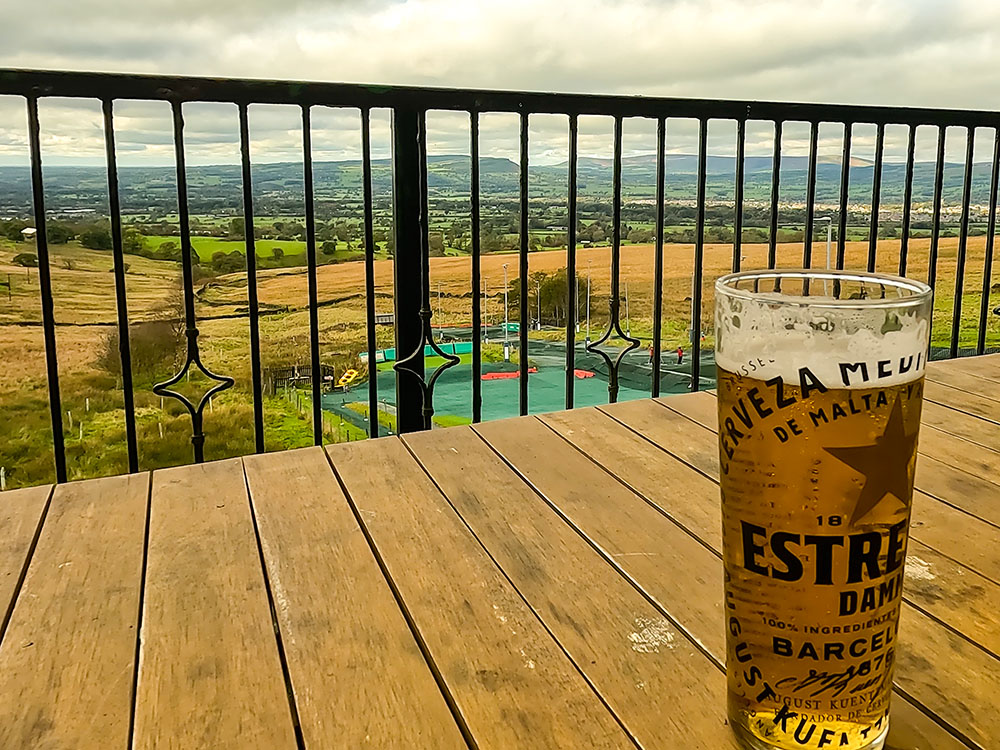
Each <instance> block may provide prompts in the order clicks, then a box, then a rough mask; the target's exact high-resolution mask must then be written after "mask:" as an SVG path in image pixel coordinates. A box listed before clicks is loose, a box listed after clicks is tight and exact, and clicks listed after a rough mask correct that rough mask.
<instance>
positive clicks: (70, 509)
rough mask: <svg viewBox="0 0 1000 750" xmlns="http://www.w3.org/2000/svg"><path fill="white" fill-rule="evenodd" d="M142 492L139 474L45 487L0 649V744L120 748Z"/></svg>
mask: <svg viewBox="0 0 1000 750" xmlns="http://www.w3.org/2000/svg"><path fill="white" fill-rule="evenodd" d="M46 494H48V493H47V491H44V492H41V495H42V496H44V495H46ZM148 494H149V476H148V475H147V474H133V475H131V476H119V477H108V478H106V479H94V480H91V481H88V482H74V483H71V484H63V485H59V486H58V487H57V488H56V489H55V491H54V493H53V496H52V500H51V503H50V505H49V510H48V513H47V514H46V518H45V524H44V526H43V528H42V532H41V534H40V535H39V537H38V543H37V546H36V547H35V553H34V555H33V556H32V560H31V563H30V565H29V567H28V573H27V576H26V577H25V579H24V584H23V586H22V589H21V594H20V596H19V597H18V600H17V602H16V604H15V607H14V611H13V614H12V616H11V620H10V624H9V627H8V629H7V634H6V637H5V638H4V641H3V645H2V646H0V747H3V748H39V749H41V750H48V749H50V748H51V749H56V748H60V749H61V748H84V747H87V748H89V747H95V748H97V747H99V748H105V747H107V748H111V747H118V748H125V747H127V746H128V731H129V721H130V718H131V713H132V682H133V678H134V675H135V650H136V638H137V626H138V622H139V596H140V590H141V586H142V558H143V545H144V532H145V520H146V506H147V498H148ZM36 500H37V498H36ZM37 513H38V511H37V508H36V509H35V510H34V511H33V512H32V513H30V514H29V516H35V518H36V520H37ZM29 525H30V522H29ZM31 531H32V532H33V531H34V530H33V529H32V530H31Z"/></svg>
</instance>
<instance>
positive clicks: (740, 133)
mask: <svg viewBox="0 0 1000 750" xmlns="http://www.w3.org/2000/svg"><path fill="white" fill-rule="evenodd" d="M746 149H747V121H746V120H745V119H743V118H741V119H739V120H737V121H736V193H735V196H734V203H735V204H736V205H735V206H734V212H733V273H736V272H738V271H739V270H740V264H741V262H742V260H741V258H742V256H741V254H742V252H743V180H744V170H745V168H746V165H745V164H744V162H745V161H746ZM657 169H659V162H657ZM657 185H659V183H657ZM662 203H663V200H662V198H661V199H660V200H659V201H658V202H657V206H658V209H659V207H660V206H662ZM660 210H661V209H660ZM659 219H660V220H661V223H662V210H661V213H660V214H659ZM662 251H663V250H662V245H661V247H660V252H661V253H662ZM661 263H662V258H661Z"/></svg>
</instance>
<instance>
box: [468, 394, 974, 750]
mask: <svg viewBox="0 0 1000 750" xmlns="http://www.w3.org/2000/svg"><path fill="white" fill-rule="evenodd" d="M588 413H590V414H592V413H593V410H577V411H574V412H565V413H558V414H547V415H544V417H542V419H544V420H546V422H550V421H553V420H556V419H561V418H563V417H571V416H575V415H578V414H579V415H580V416H581V417H583V419H581V420H580V423H586V422H587V419H586V417H587V414H588ZM607 422H608V423H609V425H611V426H612V427H617V428H618V429H624V428H621V427H620V426H618V425H614V423H613V422H612V421H611V420H607ZM495 425H496V423H489V424H484V425H480V426H478V427H477V430H482V432H483V434H484V436H486V437H487V438H488V439H489V441H490V443H491V445H493V446H494V447H495V448H496V449H497V450H498V451H500V452H501V453H502V454H503V456H504V457H505V458H506V459H507V460H509V461H510V462H511V463H512V464H513V465H514V466H515V467H516V468H517V469H518V470H519V471H520V472H521V473H522V474H524V475H525V477H526V478H527V479H528V480H529V481H530V482H531V483H532V484H533V485H534V486H535V487H536V489H538V490H539V491H540V492H542V493H543V494H544V495H545V496H546V497H547V498H548V499H549V501H550V502H552V503H553V504H554V505H556V506H557V507H558V508H560V510H561V511H562V512H563V513H564V514H565V516H566V517H567V518H568V519H569V520H570V521H571V522H572V523H573V524H574V525H575V526H576V527H577V528H578V529H580V531H581V532H582V533H584V534H586V535H587V537H588V538H590V539H591V540H592V541H593V543H594V544H595V545H596V546H597V548H598V549H600V550H602V551H603V552H604V553H605V555H606V556H607V558H608V559H609V560H612V561H614V563H615V565H616V566H619V567H620V568H621V569H622V570H623V571H624V572H625V573H626V574H627V575H628V576H629V577H630V578H631V579H632V580H633V581H634V582H635V583H636V585H638V586H640V587H641V588H642V589H643V590H644V591H645V592H646V593H647V594H648V595H649V596H650V597H652V598H653V599H654V600H655V601H657V602H658V603H659V604H660V605H661V607H663V608H664V609H665V610H666V611H668V612H669V613H670V614H671V617H672V619H674V620H676V621H677V622H678V623H679V624H680V625H682V626H683V627H684V629H685V630H686V631H687V632H688V633H689V634H690V636H691V637H692V638H694V639H695V640H696V641H697V642H699V643H701V644H703V645H704V647H705V648H706V650H707V651H708V653H709V654H710V655H711V656H712V658H713V660H714V661H715V663H716V666H717V668H718V669H720V670H722V669H723V664H724V661H725V638H724V633H723V628H722V627H720V623H723V622H724V621H725V620H724V610H723V606H722V564H721V560H720V558H719V555H718V553H717V552H715V551H712V550H710V549H709V548H708V547H707V546H705V545H702V544H699V543H696V544H695V545H694V546H690V547H685V546H684V545H683V544H681V545H680V549H676V545H678V542H679V540H683V539H691V536H689V535H688V533H686V532H683V531H681V530H680V528H679V527H678V526H677V524H676V522H675V521H673V520H671V518H670V517H668V516H667V514H665V513H662V512H660V511H658V510H657V509H656V508H654V506H653V505H652V504H650V503H649V502H648V501H646V500H644V499H643V498H641V497H639V496H638V495H636V494H634V493H632V492H630V491H629V490H628V489H627V488H626V487H624V486H623V485H622V484H621V483H620V482H619V481H618V480H616V479H615V478H613V477H612V476H611V475H610V474H608V473H607V472H606V471H605V470H603V469H601V468H600V467H599V466H598V465H597V464H595V463H594V462H593V461H592V460H591V459H590V458H588V457H587V455H585V454H588V450H587V449H586V448H583V449H582V452H581V451H579V450H576V449H574V448H573V447H571V446H570V445H569V444H564V445H563V446H562V447H561V448H558V447H555V446H549V447H547V449H546V451H545V452H544V454H539V453H538V452H536V451H535V449H534V446H535V445H536V441H538V440H540V439H541V438H540V433H539V432H538V430H539V429H547V428H545V427H543V426H542V425H538V427H535V426H534V425H531V424H530V422H528V420H521V425H520V428H521V429H520V430H519V431H518V432H508V433H507V434H500V433H497V432H494V429H495ZM578 426H579V423H574V424H573V426H572V427H570V428H568V429H571V430H572V435H570V436H569V439H570V440H572V441H576V440H580V443H581V444H582V443H584V442H585V440H586V438H584V437H583V432H582V431H581V430H578V429H576V428H577V427H578ZM598 431H599V429H598ZM625 432H628V431H627V430H626V431H625ZM633 436H634V435H633ZM604 437H605V438H607V439H605V440H604V441H603V444H605V445H616V444H617V445H621V442H620V441H619V440H618V435H617V433H612V434H606V435H605V436H604ZM630 447H631V446H628V447H627V448H626V450H628V448H630ZM594 458H596V459H597V461H598V463H601V464H602V465H604V466H605V467H606V468H608V469H612V470H613V469H614V468H616V467H617V465H615V464H610V463H608V464H604V462H603V460H601V459H600V458H597V457H594ZM659 463H661V464H664V463H665V464H666V465H667V466H668V467H669V469H670V476H671V477H677V478H678V480H679V481H677V482H675V481H669V482H666V483H664V482H661V483H660V484H659V491H660V492H662V493H663V494H667V495H669V496H670V497H672V498H673V499H674V502H673V503H671V506H672V507H671V511H672V513H671V515H672V516H673V517H674V518H682V517H683V516H684V509H685V508H686V507H687V506H690V505H695V504H699V503H698V500H699V497H698V494H696V493H698V490H697V488H698V487H699V485H700V487H701V489H700V494H701V497H702V498H704V497H706V496H707V495H711V496H713V497H717V496H718V488H717V487H716V486H715V485H714V484H713V483H712V482H711V481H710V480H708V479H706V478H705V477H703V476H700V475H699V474H697V473H696V472H693V471H691V470H690V469H689V468H687V467H684V466H683V465H682V464H680V463H677V462H673V461H672V460H671V459H670V458H668V457H664V456H663V455H662V452H661V453H660V459H659ZM630 465H631V466H632V467H633V469H634V473H633V474H632V476H637V475H642V476H648V471H649V469H650V468H651V467H650V464H649V463H648V462H646V461H645V460H643V459H642V457H641V456H634V457H633V458H632V460H631V462H630ZM685 475H686V476H685ZM716 504H717V503H716ZM679 532H680V533H679ZM636 553H638V554H636ZM648 553H652V554H648ZM680 556H683V558H684V562H683V565H681V566H678V565H677V564H676V558H677V557H680ZM664 571H669V574H668V575H665V574H664ZM893 711H894V713H893V720H894V726H893V727H892V729H891V730H890V731H891V737H892V743H893V744H892V747H894V748H900V749H903V748H905V749H906V750H916V749H917V748H927V747H934V748H959V747H963V745H961V744H960V743H957V742H956V741H955V740H954V739H953V738H952V737H951V736H950V735H949V734H948V733H947V732H946V731H945V730H944V729H942V728H941V727H940V726H939V725H937V724H936V723H935V722H933V721H932V720H931V719H930V718H929V717H928V716H926V715H924V714H923V713H922V712H920V711H919V710H918V709H917V708H916V707H915V706H914V705H912V704H910V703H909V702H907V701H905V699H902V698H899V697H897V700H896V701H895V702H894V709H893Z"/></svg>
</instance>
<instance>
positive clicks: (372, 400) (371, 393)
mask: <svg viewBox="0 0 1000 750" xmlns="http://www.w3.org/2000/svg"><path fill="white" fill-rule="evenodd" d="M361 172H362V174H361V179H362V193H363V196H364V202H365V329H366V331H367V334H368V341H367V343H368V436H369V437H373V438H376V437H378V432H379V426H378V416H379V413H378V363H377V362H376V361H375V226H374V223H375V222H374V217H373V214H374V206H373V198H372V133H371V109H369V108H368V107H362V108H361Z"/></svg>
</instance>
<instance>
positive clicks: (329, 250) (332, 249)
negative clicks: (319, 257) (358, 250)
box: [319, 240, 337, 255]
mask: <svg viewBox="0 0 1000 750" xmlns="http://www.w3.org/2000/svg"><path fill="white" fill-rule="evenodd" d="M319 249H320V252H321V253H323V255H333V254H334V253H336V252H337V243H336V242H335V241H334V240H327V241H326V242H324V243H323V244H322V245H320V248H319Z"/></svg>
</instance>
